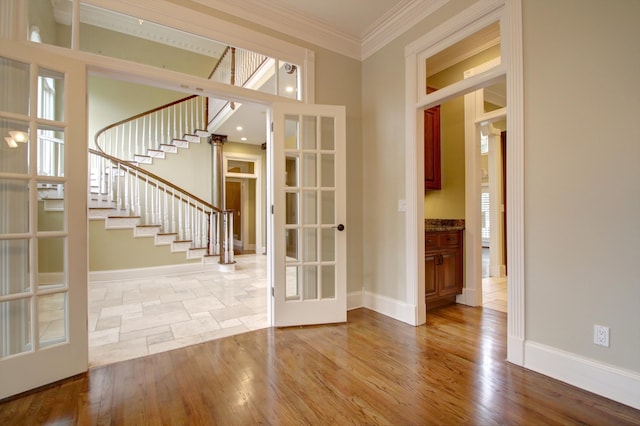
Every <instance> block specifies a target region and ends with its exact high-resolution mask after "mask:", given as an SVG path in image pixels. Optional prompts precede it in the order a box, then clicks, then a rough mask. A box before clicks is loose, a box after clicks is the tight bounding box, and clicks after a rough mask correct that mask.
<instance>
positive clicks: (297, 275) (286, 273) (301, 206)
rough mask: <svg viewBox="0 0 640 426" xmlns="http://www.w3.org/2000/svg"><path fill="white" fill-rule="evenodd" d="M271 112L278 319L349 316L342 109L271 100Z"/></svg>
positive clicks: (296, 321)
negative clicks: (276, 102)
mask: <svg viewBox="0 0 640 426" xmlns="http://www.w3.org/2000/svg"><path fill="white" fill-rule="evenodd" d="M271 118H272V123H273V134H272V142H273V144H272V145H273V149H272V150H271V152H270V163H271V165H272V168H271V173H270V176H271V179H272V185H270V188H271V192H270V196H271V201H272V202H271V205H272V212H271V213H272V216H273V221H272V232H271V236H272V237H271V238H270V239H269V240H270V247H272V253H273V256H272V257H271V262H272V263H271V265H270V266H271V273H270V281H271V286H272V289H273V324H274V325H275V326H291V325H304V324H321V323H336V322H344V321H346V318H347V309H346V308H347V301H346V300H347V295H346V291H347V290H346V289H347V284H346V270H347V265H346V246H347V237H346V232H347V229H345V225H346V224H345V222H344V221H345V219H346V190H345V188H346V187H345V185H346V182H345V180H346V177H345V175H346V163H345V143H346V141H345V139H346V136H345V109H344V107H342V106H329V105H302V104H294V103H287V104H284V103H283V104H274V105H273V106H272V110H271Z"/></svg>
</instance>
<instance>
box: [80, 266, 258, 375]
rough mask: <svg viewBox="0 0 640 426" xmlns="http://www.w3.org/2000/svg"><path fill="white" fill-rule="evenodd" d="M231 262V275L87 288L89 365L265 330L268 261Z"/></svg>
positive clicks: (122, 282)
mask: <svg viewBox="0 0 640 426" xmlns="http://www.w3.org/2000/svg"><path fill="white" fill-rule="evenodd" d="M236 261H237V265H236V266H237V268H236V271H235V272H214V273H211V272H199V273H190V274H178V275H172V276H159V277H154V278H146V279H131V280H119V281H102V282H93V283H90V284H89V363H90V366H92V367H93V366H98V365H103V364H109V363H112V362H117V361H124V360H127V359H133V358H137V357H141V356H145V355H149V354H153V353H157V352H162V351H167V350H171V349H176V348H180V347H184V346H188V345H192V344H195V343H200V342H204V341H207V340H212V339H217V338H220V337H224V336H229V335H232V334H238V333H242V332H246V331H250V330H257V329H260V328H264V327H266V326H267V324H268V322H267V304H266V294H265V292H266V283H267V270H266V263H267V262H266V261H267V258H266V256H263V255H255V254H254V255H242V256H237V257H236Z"/></svg>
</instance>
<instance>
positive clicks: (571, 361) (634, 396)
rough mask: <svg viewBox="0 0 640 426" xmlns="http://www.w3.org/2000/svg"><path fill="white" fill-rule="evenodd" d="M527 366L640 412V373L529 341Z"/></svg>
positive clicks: (527, 345) (526, 355) (526, 345)
mask: <svg viewBox="0 0 640 426" xmlns="http://www.w3.org/2000/svg"><path fill="white" fill-rule="evenodd" d="M525 359H526V362H525V365H524V366H525V367H526V368H529V369H531V370H533V371H537V372H538V373H541V374H544V375H545V376H549V377H552V378H554V379H557V380H560V381H563V382H565V383H569V384H570V385H573V386H577V387H579V388H581V389H585V390H587V391H589V392H593V393H595V394H598V395H601V396H604V397H606V398H610V399H612V400H614V401H618V402H620V403H622V404H626V405H629V406H631V407H633V408H637V409H639V410H640V374H638V373H636V372H633V371H629V370H624V369H621V368H618V367H614V366H611V365H608V364H604V363H601V362H598V361H596V360H593V359H589V358H585V357H582V356H579V355H576V354H573V353H570V352H565V351H562V350H559V349H556V348H553V347H550V346H546V345H542V344H539V343H534V342H531V341H528V342H526V343H525Z"/></svg>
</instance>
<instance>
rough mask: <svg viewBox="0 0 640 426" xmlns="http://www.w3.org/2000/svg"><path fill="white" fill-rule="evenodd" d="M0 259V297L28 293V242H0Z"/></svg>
mask: <svg viewBox="0 0 640 426" xmlns="http://www.w3.org/2000/svg"><path fill="white" fill-rule="evenodd" d="M0 259H1V260H0V262H2V263H1V265H2V268H1V269H0V296H8V295H10V294H18V293H26V292H28V291H29V288H30V286H29V240H0ZM0 318H2V317H1V316H0Z"/></svg>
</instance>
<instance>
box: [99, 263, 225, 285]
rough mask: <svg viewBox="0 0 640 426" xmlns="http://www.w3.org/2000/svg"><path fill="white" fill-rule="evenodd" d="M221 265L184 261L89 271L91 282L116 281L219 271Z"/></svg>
mask: <svg viewBox="0 0 640 426" xmlns="http://www.w3.org/2000/svg"><path fill="white" fill-rule="evenodd" d="M219 267H220V265H219V264H217V263H212V264H202V263H183V264H177V265H164V266H154V267H150V268H135V269H117V270H115V269H114V270H109V271H89V282H95V281H115V280H126V279H131V278H144V277H154V276H159V275H175V274H186V273H193V272H207V271H217V270H219Z"/></svg>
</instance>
